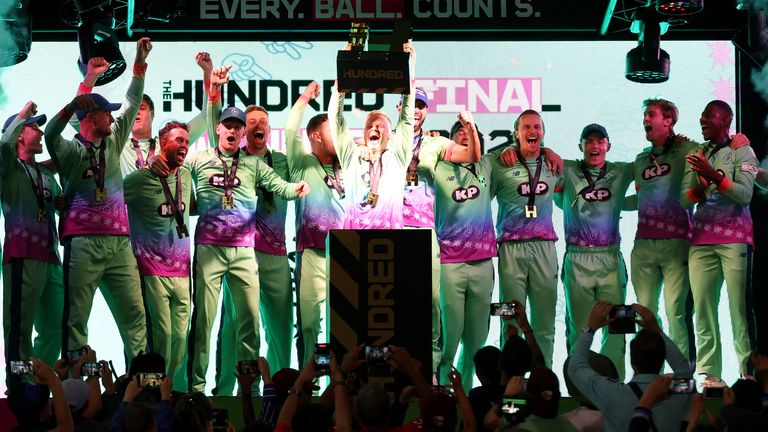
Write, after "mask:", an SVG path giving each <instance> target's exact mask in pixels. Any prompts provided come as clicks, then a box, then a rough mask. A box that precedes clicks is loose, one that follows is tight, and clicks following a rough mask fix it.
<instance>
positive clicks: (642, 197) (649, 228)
mask: <svg viewBox="0 0 768 432" xmlns="http://www.w3.org/2000/svg"><path fill="white" fill-rule="evenodd" d="M695 146H696V143H694V142H691V141H683V142H681V143H675V142H674V137H673V138H670V140H669V141H668V142H667V144H666V145H665V146H663V147H661V148H656V147H654V146H650V147H647V148H645V149H644V150H643V151H642V152H641V153H640V154H638V155H637V158H635V174H634V176H635V188H636V189H637V205H638V212H639V214H638V219H637V234H636V236H635V237H636V238H639V239H669V238H679V239H689V240H690V238H691V211H690V210H686V209H684V208H683V207H682V206H681V205H680V188H681V187H682V181H683V173H684V172H685V156H686V155H687V154H688V152H690V151H691V149H693V148H694V147H695Z"/></svg>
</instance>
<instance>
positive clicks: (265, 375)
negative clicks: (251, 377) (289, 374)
mask: <svg viewBox="0 0 768 432" xmlns="http://www.w3.org/2000/svg"><path fill="white" fill-rule="evenodd" d="M259 374H261V378H262V379H263V380H264V384H272V371H271V369H270V368H269V362H267V359H266V358H264V357H259Z"/></svg>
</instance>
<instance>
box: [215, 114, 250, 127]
mask: <svg viewBox="0 0 768 432" xmlns="http://www.w3.org/2000/svg"><path fill="white" fill-rule="evenodd" d="M225 120H237V121H239V122H240V123H242V124H243V125H245V122H244V121H243V119H241V118H240V117H235V116H229V117H224V118H222V119H219V123H223V122H224V121H225Z"/></svg>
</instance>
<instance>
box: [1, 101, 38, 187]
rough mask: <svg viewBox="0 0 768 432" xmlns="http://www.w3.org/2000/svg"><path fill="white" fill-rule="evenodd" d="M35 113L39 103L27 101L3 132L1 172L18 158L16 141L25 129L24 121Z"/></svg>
mask: <svg viewBox="0 0 768 432" xmlns="http://www.w3.org/2000/svg"><path fill="white" fill-rule="evenodd" d="M35 113H37V104H35V103H34V102H32V101H29V102H27V104H26V105H24V108H22V109H21V111H20V112H19V114H18V115H17V116H16V118H14V119H13V121H11V124H10V125H8V128H7V129H6V130H5V132H3V136H2V138H0V173H4V172H5V170H6V169H7V168H8V166H9V165H10V164H11V163H13V161H14V160H15V159H16V155H17V153H16V142H17V141H18V140H19V135H21V130H22V129H24V122H25V121H26V120H27V119H28V118H30V117H32V116H34V115H35Z"/></svg>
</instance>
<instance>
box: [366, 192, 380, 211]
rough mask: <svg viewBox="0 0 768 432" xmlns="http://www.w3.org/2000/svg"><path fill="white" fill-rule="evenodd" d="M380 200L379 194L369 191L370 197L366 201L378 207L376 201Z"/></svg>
mask: <svg viewBox="0 0 768 432" xmlns="http://www.w3.org/2000/svg"><path fill="white" fill-rule="evenodd" d="M378 200H379V194H377V193H373V192H368V198H367V199H366V201H365V202H366V203H367V204H369V205H370V206H371V207H376V202H377V201H378Z"/></svg>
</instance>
